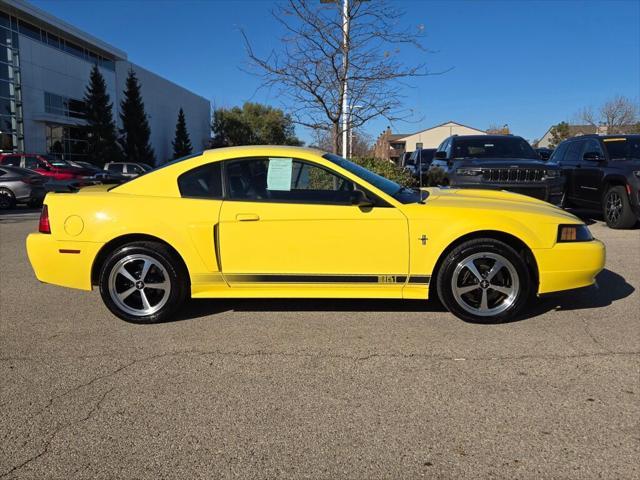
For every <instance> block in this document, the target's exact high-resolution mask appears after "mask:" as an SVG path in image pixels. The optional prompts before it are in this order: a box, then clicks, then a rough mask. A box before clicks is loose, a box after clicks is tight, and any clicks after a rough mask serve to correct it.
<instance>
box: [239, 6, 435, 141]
mask: <svg viewBox="0 0 640 480" xmlns="http://www.w3.org/2000/svg"><path fill="white" fill-rule="evenodd" d="M341 4H342V2H327V1H323V2H322V3H320V0H285V1H284V3H281V4H279V5H278V6H277V7H276V8H275V9H274V11H273V12H272V14H273V17H274V18H275V19H276V20H277V21H278V22H279V23H280V24H281V26H282V27H283V29H284V31H285V34H284V36H283V37H282V39H281V40H282V47H281V49H280V51H272V52H271V53H270V54H269V55H267V56H265V57H263V56H260V55H259V54H258V53H256V52H255V50H254V48H253V46H252V45H251V42H250V41H249V39H248V37H247V35H246V34H245V32H242V34H243V36H244V39H245V45H246V49H247V54H248V56H249V59H250V65H251V67H252V68H251V71H252V72H253V73H256V74H258V75H259V76H261V78H262V80H263V86H265V87H274V88H276V89H277V90H278V91H279V93H280V94H281V95H283V96H285V97H287V98H288V99H289V100H291V101H292V104H293V111H292V112H291V114H292V117H293V119H294V121H295V122H296V123H298V124H299V125H302V126H305V127H309V128H311V129H313V130H314V131H318V130H324V131H326V132H329V133H330V134H331V138H332V143H333V148H332V150H333V151H334V152H336V153H337V152H338V148H339V144H340V140H339V138H340V136H341V134H342V132H343V127H342V126H341V122H342V100H343V95H344V91H345V86H346V87H347V90H348V92H349V98H348V112H350V116H349V118H348V124H349V128H353V129H358V128H359V127H361V126H363V125H364V124H365V123H366V122H367V121H369V120H371V119H373V118H375V117H380V116H382V117H385V118H386V119H387V120H389V121H394V120H400V119H408V118H410V116H411V114H412V111H411V110H408V109H405V108H403V107H402V106H401V103H402V102H401V99H402V94H401V91H402V87H403V86H404V82H403V80H406V79H409V78H412V77H418V76H423V75H427V74H428V73H427V71H426V67H425V65H424V63H422V62H416V63H415V64H413V65H411V66H405V65H403V63H402V62H401V61H400V59H399V57H400V55H399V54H400V47H401V46H406V47H411V48H413V49H417V50H418V51H420V52H423V53H426V50H425V48H424V47H423V46H422V45H421V43H420V40H421V38H422V37H423V32H424V27H423V26H422V25H419V26H417V27H416V28H415V29H413V30H412V29H409V28H401V27H400V26H399V23H400V21H401V19H402V17H403V14H404V12H402V11H401V10H399V9H398V8H396V6H395V5H393V4H391V3H389V2H387V1H386V0H375V1H361V0H351V1H350V2H348V8H347V12H346V18H347V21H346V22H345V24H344V25H343V19H342V5H341ZM343 29H344V30H345V31H346V33H345V31H343Z"/></svg>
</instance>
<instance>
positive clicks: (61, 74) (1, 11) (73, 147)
mask: <svg viewBox="0 0 640 480" xmlns="http://www.w3.org/2000/svg"><path fill="white" fill-rule="evenodd" d="M96 64H97V65H98V66H99V68H100V71H101V73H102V75H103V76H104V78H105V81H106V84H107V91H108V93H109V96H110V97H111V101H112V102H113V110H114V116H115V120H116V122H117V124H119V123H120V117H119V109H120V102H121V100H122V98H123V92H124V89H125V82H126V78H127V74H128V71H129V69H130V68H132V69H133V70H134V71H135V73H136V75H137V77H138V80H139V81H140V84H141V91H142V96H143V100H144V104H145V109H146V113H147V115H148V117H149V125H150V127H151V144H152V146H153V149H154V151H155V154H156V161H157V162H159V163H162V162H164V161H166V160H168V159H169V158H171V156H172V154H173V149H172V146H171V141H172V140H173V136H174V132H175V125H176V120H177V117H178V111H179V109H180V108H182V109H183V110H184V112H185V117H186V121H187V129H188V131H189V135H190V137H191V143H192V145H193V147H194V150H196V151H197V150H201V149H203V148H206V146H207V144H208V142H209V138H210V129H211V127H210V124H211V122H210V114H211V113H210V112H211V108H210V104H209V101H208V100H207V99H205V98H203V97H201V96H199V95H196V94H194V93H192V92H190V91H188V90H186V89H184V88H182V87H180V86H178V85H176V84H174V83H172V82H170V81H169V80H166V79H164V78H162V77H160V76H158V75H156V74H154V73H152V72H149V71H148V70H145V69H144V68H142V67H140V66H138V65H135V64H133V63H131V62H129V61H128V60H127V54H126V53H125V52H123V51H122V50H119V49H117V48H115V47H113V46H111V45H109V44H107V43H105V42H103V41H101V40H99V39H97V38H95V37H93V36H91V35H89V34H87V33H85V32H82V31H80V30H78V29H77V28H75V27H74V26H72V25H69V24H68V23H66V22H64V21H62V20H60V19H57V18H55V17H53V16H51V15H49V14H48V13H46V12H44V11H42V10H40V9H38V8H36V7H34V6H32V5H30V4H28V3H26V2H24V1H22V0H0V152H11V151H13V152H29V153H54V154H58V155H60V156H62V157H64V158H67V159H82V157H83V156H84V153H83V152H84V146H85V143H84V140H83V135H82V132H81V129H79V128H78V127H79V126H81V125H83V124H84V123H85V121H84V119H83V114H82V106H83V103H82V98H83V96H84V92H85V88H86V86H87V83H88V81H89V73H90V71H91V68H92V67H93V65H96Z"/></svg>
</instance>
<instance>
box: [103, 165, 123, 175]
mask: <svg viewBox="0 0 640 480" xmlns="http://www.w3.org/2000/svg"><path fill="white" fill-rule="evenodd" d="M122 166H123V165H122V163H110V164H109V166H108V168H107V171H109V172H112V173H122Z"/></svg>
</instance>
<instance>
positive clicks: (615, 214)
mask: <svg viewBox="0 0 640 480" xmlns="http://www.w3.org/2000/svg"><path fill="white" fill-rule="evenodd" d="M622 208H623V205H622V198H620V195H618V194H617V193H616V192H611V193H610V194H609V195H608V196H607V206H606V212H607V220H609V222H610V223H614V224H615V223H617V221H618V219H619V218H620V215H621V214H622Z"/></svg>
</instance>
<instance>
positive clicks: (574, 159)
mask: <svg viewBox="0 0 640 480" xmlns="http://www.w3.org/2000/svg"><path fill="white" fill-rule="evenodd" d="M582 145H583V142H581V141H578V140H574V141H573V142H569V146H568V147H567V153H566V154H565V156H564V160H565V162H566V163H573V164H575V163H578V162H579V161H580V152H582Z"/></svg>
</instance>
